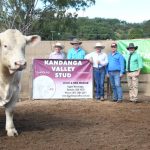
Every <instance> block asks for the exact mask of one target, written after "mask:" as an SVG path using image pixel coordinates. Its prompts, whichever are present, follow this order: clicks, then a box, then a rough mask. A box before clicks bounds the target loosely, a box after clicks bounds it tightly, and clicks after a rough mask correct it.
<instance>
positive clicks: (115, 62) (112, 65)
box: [107, 43, 125, 103]
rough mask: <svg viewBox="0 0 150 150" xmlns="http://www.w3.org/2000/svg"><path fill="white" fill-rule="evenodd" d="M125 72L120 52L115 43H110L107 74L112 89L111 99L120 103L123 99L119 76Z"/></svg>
mask: <svg viewBox="0 0 150 150" xmlns="http://www.w3.org/2000/svg"><path fill="white" fill-rule="evenodd" d="M124 72H125V63H124V58H123V56H122V54H120V53H119V52H118V51H117V44H116V43H112V44H111V53H110V54H109V55H108V65H107V76H108V77H109V79H110V84H111V87H112V90H113V101H114V102H117V103H120V102H122V99H123V93H122V87H121V77H122V76H123V74H124Z"/></svg>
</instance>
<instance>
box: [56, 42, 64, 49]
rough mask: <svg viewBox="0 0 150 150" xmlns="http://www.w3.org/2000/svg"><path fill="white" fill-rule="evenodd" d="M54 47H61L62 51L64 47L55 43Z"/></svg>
mask: <svg viewBox="0 0 150 150" xmlns="http://www.w3.org/2000/svg"><path fill="white" fill-rule="evenodd" d="M54 47H60V48H61V49H63V48H64V45H62V44H61V43H59V42H57V43H55V45H54Z"/></svg>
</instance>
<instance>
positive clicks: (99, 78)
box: [93, 67, 106, 98]
mask: <svg viewBox="0 0 150 150" xmlns="http://www.w3.org/2000/svg"><path fill="white" fill-rule="evenodd" d="M93 71H94V72H93V75H94V81H95V84H96V98H100V97H104V81H105V74H106V73H105V68H104V67H103V68H100V69H97V68H93Z"/></svg>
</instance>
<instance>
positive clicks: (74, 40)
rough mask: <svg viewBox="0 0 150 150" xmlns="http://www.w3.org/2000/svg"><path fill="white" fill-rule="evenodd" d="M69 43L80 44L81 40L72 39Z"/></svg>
mask: <svg viewBox="0 0 150 150" xmlns="http://www.w3.org/2000/svg"><path fill="white" fill-rule="evenodd" d="M70 44H72V45H73V44H82V42H81V41H79V40H78V39H73V40H72V41H71V42H70Z"/></svg>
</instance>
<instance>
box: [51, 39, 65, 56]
mask: <svg viewBox="0 0 150 150" xmlns="http://www.w3.org/2000/svg"><path fill="white" fill-rule="evenodd" d="M63 49H64V46H63V45H62V44H61V43H59V42H57V43H56V44H55V45H54V52H52V53H51V54H50V55H49V59H65V54H64V53H63V52H62V50H63Z"/></svg>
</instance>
